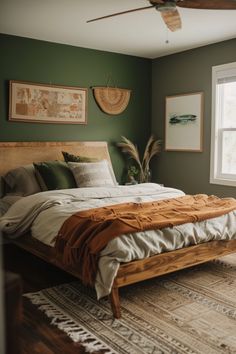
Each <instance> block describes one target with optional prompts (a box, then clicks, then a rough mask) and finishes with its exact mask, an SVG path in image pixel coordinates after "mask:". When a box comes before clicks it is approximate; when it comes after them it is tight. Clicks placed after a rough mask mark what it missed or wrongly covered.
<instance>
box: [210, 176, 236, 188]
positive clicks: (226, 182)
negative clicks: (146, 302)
mask: <svg viewBox="0 0 236 354" xmlns="http://www.w3.org/2000/svg"><path fill="white" fill-rule="evenodd" d="M210 183H211V184H220V185H223V186H231V187H236V180H233V179H222V178H211V179H210Z"/></svg>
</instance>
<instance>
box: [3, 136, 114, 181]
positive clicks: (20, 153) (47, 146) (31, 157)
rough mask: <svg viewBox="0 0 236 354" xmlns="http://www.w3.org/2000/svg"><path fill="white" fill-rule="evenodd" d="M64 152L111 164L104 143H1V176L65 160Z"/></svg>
mask: <svg viewBox="0 0 236 354" xmlns="http://www.w3.org/2000/svg"><path fill="white" fill-rule="evenodd" d="M62 151H67V152H69V153H71V154H74V155H82V156H87V157H96V158H98V159H101V160H102V159H106V160H108V161H109V162H110V163H111V160H110V155H109V152H108V146H107V143H106V142H104V141H63V142H55V141H54V142H0V176H3V175H4V174H5V173H7V172H8V171H9V170H11V169H13V168H16V167H19V166H24V165H27V164H30V163H32V162H41V161H49V160H63V156H62V153H61V152H62Z"/></svg>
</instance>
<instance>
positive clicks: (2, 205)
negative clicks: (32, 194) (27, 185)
mask: <svg viewBox="0 0 236 354" xmlns="http://www.w3.org/2000/svg"><path fill="white" fill-rule="evenodd" d="M20 198H21V197H20V196H16V195H14V196H13V195H12V196H5V197H3V198H1V199H0V217H1V216H2V215H4V214H5V213H6V212H7V211H8V209H9V208H10V206H12V204H14V203H15V202H16V201H17V200H19V199H20Z"/></svg>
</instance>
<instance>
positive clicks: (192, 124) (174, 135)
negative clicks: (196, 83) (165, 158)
mask: <svg viewBox="0 0 236 354" xmlns="http://www.w3.org/2000/svg"><path fill="white" fill-rule="evenodd" d="M202 140H203V93H202V92H196V93H189V94H183V95H176V96H167V97H166V114H165V150H166V151H193V152H194V151H195V152H202Z"/></svg>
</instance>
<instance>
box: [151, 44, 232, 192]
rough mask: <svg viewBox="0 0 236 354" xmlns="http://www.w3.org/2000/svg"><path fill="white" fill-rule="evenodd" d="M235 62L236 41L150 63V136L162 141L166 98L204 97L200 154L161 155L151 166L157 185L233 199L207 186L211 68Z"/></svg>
mask: <svg viewBox="0 0 236 354" xmlns="http://www.w3.org/2000/svg"><path fill="white" fill-rule="evenodd" d="M235 61H236V39H233V40H229V41H225V42H221V43H217V44H213V45H208V46H205V47H201V48H197V49H193V50H189V51H185V52H181V53H178V54H173V55H169V56H165V57H162V58H159V59H155V60H153V62H152V132H153V133H154V134H155V135H156V136H158V137H159V138H161V139H162V140H163V149H164V124H165V97H166V96H171V95H177V94H183V93H191V92H199V91H202V92H203V93H204V115H203V121H204V129H203V134H204V143H203V152H202V153H197V152H175V151H168V152H167V151H166V152H165V151H162V153H161V155H160V156H159V157H158V159H156V160H155V163H153V164H152V168H153V172H154V178H155V180H156V182H159V183H164V184H165V186H170V187H176V188H180V189H182V190H184V191H185V192H186V193H190V194H195V193H207V194H215V195H218V196H232V197H236V188H235V187H227V186H221V185H216V184H210V183H209V179H210V144H211V91H212V89H211V82H212V81H211V80H212V78H211V75H212V66H215V65H221V64H226V63H230V62H235Z"/></svg>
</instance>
